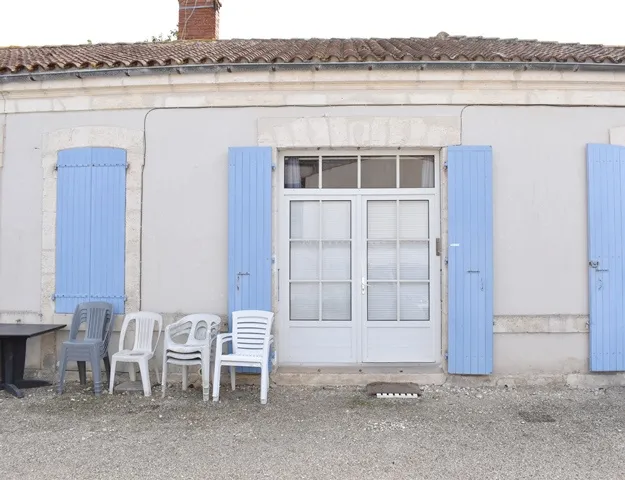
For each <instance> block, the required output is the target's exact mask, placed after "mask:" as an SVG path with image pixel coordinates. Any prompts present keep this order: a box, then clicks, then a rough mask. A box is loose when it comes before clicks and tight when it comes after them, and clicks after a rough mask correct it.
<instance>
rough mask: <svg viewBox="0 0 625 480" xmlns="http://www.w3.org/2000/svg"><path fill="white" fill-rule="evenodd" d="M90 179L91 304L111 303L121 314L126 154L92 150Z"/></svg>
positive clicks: (105, 149)
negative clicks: (96, 302)
mask: <svg viewBox="0 0 625 480" xmlns="http://www.w3.org/2000/svg"><path fill="white" fill-rule="evenodd" d="M92 158H93V165H94V167H93V168H92V172H91V179H92V197H91V198H92V201H91V211H92V228H91V289H90V290H91V291H90V298H91V300H92V301H99V302H110V303H111V304H113V311H114V313H115V314H122V313H124V299H125V295H124V292H125V288H124V281H125V275H124V267H125V232H126V151H125V150H122V149H119V148H94V149H93V157H92Z"/></svg>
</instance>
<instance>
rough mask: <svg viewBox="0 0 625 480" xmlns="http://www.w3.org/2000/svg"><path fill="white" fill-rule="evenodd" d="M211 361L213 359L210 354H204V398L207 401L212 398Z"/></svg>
mask: <svg viewBox="0 0 625 480" xmlns="http://www.w3.org/2000/svg"><path fill="white" fill-rule="evenodd" d="M206 357H208V358H206ZM210 362H211V359H210V356H209V354H207V353H204V354H202V400H204V401H205V402H207V401H208V399H209V398H210V371H211V363H210Z"/></svg>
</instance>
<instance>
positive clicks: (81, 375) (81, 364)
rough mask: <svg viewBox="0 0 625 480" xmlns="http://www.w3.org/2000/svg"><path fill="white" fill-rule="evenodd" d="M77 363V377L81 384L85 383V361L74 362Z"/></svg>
mask: <svg viewBox="0 0 625 480" xmlns="http://www.w3.org/2000/svg"><path fill="white" fill-rule="evenodd" d="M76 363H77V364H78V379H79V380H80V384H81V385H87V362H76Z"/></svg>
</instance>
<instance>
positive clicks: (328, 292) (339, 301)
mask: <svg viewBox="0 0 625 480" xmlns="http://www.w3.org/2000/svg"><path fill="white" fill-rule="evenodd" d="M321 288H322V292H323V294H322V307H321V308H322V314H321V319H322V320H326V321H333V320H334V321H340V320H343V321H344V320H351V319H352V298H351V297H352V296H351V282H350V283H324V284H323V286H322V287H321Z"/></svg>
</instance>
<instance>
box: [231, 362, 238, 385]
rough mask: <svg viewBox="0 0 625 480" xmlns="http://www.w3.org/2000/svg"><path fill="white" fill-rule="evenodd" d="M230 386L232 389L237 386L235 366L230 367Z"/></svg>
mask: <svg viewBox="0 0 625 480" xmlns="http://www.w3.org/2000/svg"><path fill="white" fill-rule="evenodd" d="M230 386H231V387H232V390H234V389H235V388H236V386H237V370H236V367H230Z"/></svg>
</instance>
